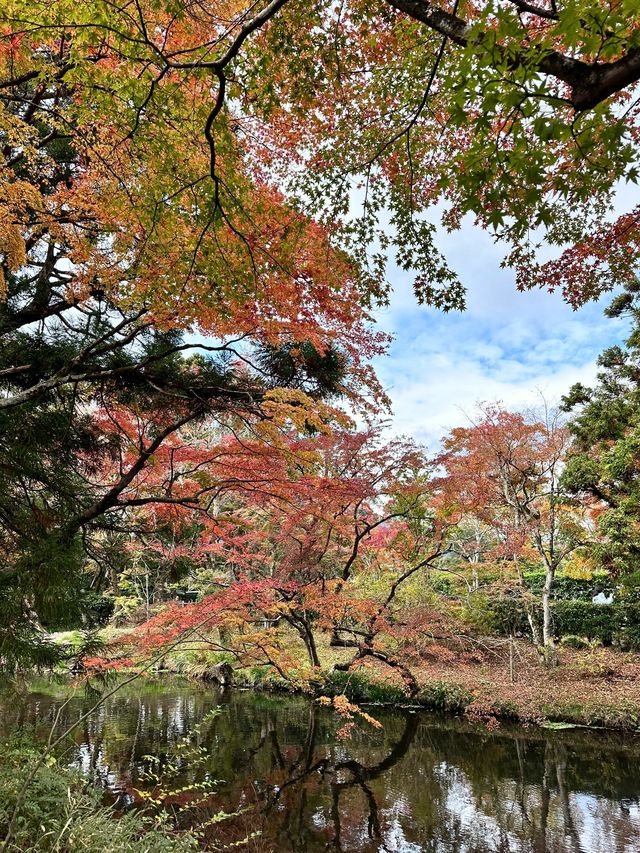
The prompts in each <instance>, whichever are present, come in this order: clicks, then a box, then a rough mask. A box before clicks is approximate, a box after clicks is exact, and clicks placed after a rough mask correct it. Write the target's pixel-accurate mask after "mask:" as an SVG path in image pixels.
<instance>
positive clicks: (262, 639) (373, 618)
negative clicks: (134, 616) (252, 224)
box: [126, 430, 445, 689]
mask: <svg viewBox="0 0 640 853" xmlns="http://www.w3.org/2000/svg"><path fill="white" fill-rule="evenodd" d="M180 459H182V460H183V462H182V463H180ZM165 470H166V469H165ZM180 470H182V474H179V473H178V472H179V471H180ZM172 471H173V472H174V476H175V477H176V488H175V490H174V492H173V494H174V499H173V501H172V502H169V504H168V506H167V507H166V511H167V512H171V513H176V512H177V513H178V514H179V515H184V513H193V514H194V517H196V518H198V519H199V524H200V534H199V542H198V544H197V545H196V546H195V547H194V548H193V549H192V556H193V557H194V558H195V559H197V555H198V554H203V555H207V556H210V555H215V556H216V564H217V570H216V575H215V578H212V581H213V582H212V584H211V586H210V588H209V589H208V590H206V591H205V592H206V594H205V595H204V597H203V598H202V600H201V601H200V602H198V603H197V604H190V605H185V606H184V607H182V606H176V607H171V608H168V609H167V610H166V611H165V612H164V613H161V614H159V615H158V616H157V617H156V618H155V619H152V620H151V621H150V622H149V623H148V624H147V625H143V626H141V627H140V629H139V630H138V631H137V632H136V635H135V636H136V637H137V638H139V639H140V638H142V637H144V638H145V641H144V643H145V648H148V647H154V646H155V645H160V646H161V645H162V644H165V643H166V642H168V641H170V640H171V639H173V638H174V637H176V636H179V634H180V632H181V631H183V630H185V627H187V626H190V625H192V624H194V620H195V622H196V623H198V624H199V620H201V619H203V618H204V619H207V618H210V621H209V622H208V623H207V624H208V626H209V628H215V629H216V630H217V632H218V633H217V634H216V635H215V637H214V639H213V640H210V641H209V644H210V647H211V648H212V649H215V650H220V651H221V650H224V651H227V652H231V653H233V654H235V655H236V656H237V657H238V659H239V661H240V662H241V664H242V665H246V664H247V661H253V662H256V660H261V661H263V662H264V661H266V662H267V663H269V664H270V665H271V666H273V667H274V668H275V669H276V670H277V671H278V672H280V673H281V674H282V675H284V676H285V677H289V675H290V673H291V671H292V670H294V671H298V673H299V672H300V671H301V664H300V661H298V662H297V664H296V663H295V662H294V663H292V661H291V656H290V651H288V650H287V647H289V648H290V647H291V639H290V635H291V631H293V632H294V633H295V634H297V635H298V637H299V638H300V640H302V643H303V644H304V647H305V649H306V653H307V657H308V664H309V666H310V667H319V666H321V664H322V660H321V657H320V653H319V651H318V644H317V638H318V636H319V634H320V633H323V634H324V635H325V636H326V637H327V639H329V638H331V643H332V645H335V646H340V647H343V648H352V649H353V650H354V655H355V657H354V659H353V661H352V662H353V663H356V662H360V661H364V660H367V659H373V660H378V661H379V662H381V663H382V664H384V665H386V666H389V667H391V668H392V669H395V670H397V671H398V672H399V673H400V674H401V676H402V678H404V679H405V680H406V682H407V684H408V685H409V686H410V687H411V688H412V689H413V688H415V679H413V676H411V674H410V672H409V671H408V669H407V668H406V666H404V665H403V664H402V662H401V661H399V660H397V659H396V658H394V656H393V655H391V654H389V653H388V652H387V651H386V650H385V635H386V636H387V637H388V636H390V635H393V632H394V630H395V629H394V627H393V626H394V622H395V621H396V617H395V615H394V604H395V598H396V594H397V593H398V592H399V590H400V588H401V587H402V585H403V584H404V583H405V582H406V581H408V579H409V578H411V577H413V576H414V575H415V574H416V573H417V572H419V571H420V570H421V569H425V568H426V567H427V566H429V565H431V564H433V562H434V561H435V559H436V557H437V556H438V555H439V554H440V552H441V550H442V549H443V548H444V547H445V546H444V544H443V538H442V536H440V537H439V534H438V531H437V526H436V524H435V522H434V519H433V514H432V513H431V511H430V510H429V508H428V496H429V494H430V493H429V479H428V466H427V465H426V460H425V458H424V455H423V453H422V451H421V450H420V449H419V448H418V447H416V446H414V445H413V444H412V443H411V442H408V441H405V440H392V441H383V440H382V438H381V436H380V435H379V432H378V431H365V432H360V433H354V432H350V431H346V430H341V431H340V430H339V431H336V430H333V431H331V432H326V433H324V434H322V433H320V434H317V435H313V436H304V435H295V434H292V435H290V436H289V438H288V440H287V441H286V442H285V443H282V444H281V445H280V446H279V447H276V446H275V445H274V444H273V443H272V444H271V446H270V447H269V446H266V445H265V444H264V442H256V441H253V440H252V439H251V438H250V437H249V436H246V435H245V436H244V437H243V438H242V440H241V441H238V442H236V441H233V440H230V439H226V440H225V441H223V442H221V443H220V444H219V445H217V446H210V447H209V448H208V449H205V448H204V447H200V448H199V450H197V452H195V453H193V452H190V453H187V452H186V449H185V444H184V443H183V444H182V445H181V447H180V448H178V449H177V452H176V454H175V457H174V462H173V464H172ZM179 480H181V484H180V485H179V484H178V481H179ZM147 488H148V486H147V485H145V483H144V481H142V482H141V483H140V485H139V492H138V494H139V497H138V503H139V504H140V505H144V502H145V498H144V497H143V495H144V491H145V490H146V489H147ZM154 512H155V513H157V509H156V510H154ZM381 537H382V538H381ZM383 543H384V545H383ZM392 554H393V557H391V555H392ZM381 561H383V562H384V568H383V574H384V583H383V584H382V585H380V584H378V586H380V588H381V589H382V588H383V589H382V592H379V594H378V593H377V594H376V595H372V594H371V593H370V591H369V589H368V586H369V581H368V578H370V577H372V574H371V573H372V572H374V573H375V572H377V571H378V568H379V567H380V563H381ZM283 626H288V631H289V639H287V634H286V633H285V634H284V635H283V634H282V631H281V629H282V627H283ZM220 629H221V632H220ZM205 635H206V632H204V631H203V632H202V636H205ZM134 639H135V638H134ZM126 653H127V654H128V653H129V652H128V651H127V652H126Z"/></svg>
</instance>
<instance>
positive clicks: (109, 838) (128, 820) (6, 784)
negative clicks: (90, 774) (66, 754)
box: [0, 740, 195, 853]
mask: <svg viewBox="0 0 640 853" xmlns="http://www.w3.org/2000/svg"><path fill="white" fill-rule="evenodd" d="M36 758H37V750H36V749H35V748H34V747H33V746H32V745H30V744H29V743H27V742H25V741H24V740H23V741H17V740H14V741H12V742H11V743H8V744H7V743H5V744H2V747H1V749H0V835H1V836H2V837H4V836H5V835H6V831H7V826H8V823H9V820H10V817H11V814H12V812H13V809H14V806H15V803H16V798H17V795H18V791H19V790H20V787H21V785H22V783H23V781H24V779H25V776H26V774H27V772H28V770H29V767H30V766H32V762H33V761H35V760H36ZM101 798H102V793H101V791H100V790H99V789H97V788H95V787H93V786H91V785H89V784H87V782H86V780H85V779H83V778H82V777H81V776H80V775H79V774H78V773H77V772H74V771H70V770H67V769H64V768H62V767H59V766H58V765H56V764H55V763H52V764H51V765H50V766H43V767H41V768H40V770H39V771H38V773H37V774H36V776H35V778H34V780H33V782H32V783H31V785H30V786H29V788H28V789H27V794H26V797H25V799H24V802H23V803H22V806H21V808H20V811H19V814H18V819H17V821H16V826H15V831H14V834H13V837H12V839H11V841H10V843H9V846H8V848H7V851H11V853H17V851H22V853H35V851H41V853H47V851H52V853H53V851H65V853H81V851H82V853H151V851H153V853H183V851H187V850H193V849H194V848H195V839H194V838H193V837H191V836H186V835H183V836H181V837H176V836H173V835H171V834H170V833H169V831H168V830H165V829H163V828H161V827H160V828H159V827H153V828H152V827H151V826H149V825H148V823H147V821H146V819H145V818H144V817H142V816H141V815H140V814H138V813H135V812H129V813H127V814H125V815H124V816H122V817H118V818H116V817H115V815H114V812H113V809H112V808H110V807H108V806H104V805H103V804H102V803H101Z"/></svg>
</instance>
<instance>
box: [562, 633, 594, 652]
mask: <svg viewBox="0 0 640 853" xmlns="http://www.w3.org/2000/svg"><path fill="white" fill-rule="evenodd" d="M560 642H561V643H562V645H563V646H567V648H570V649H588V648H589V641H588V640H585V639H584V637H576V635H575V634H567V636H566V637H563V638H562V640H561V641H560Z"/></svg>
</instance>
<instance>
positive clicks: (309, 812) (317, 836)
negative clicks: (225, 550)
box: [2, 686, 640, 853]
mask: <svg viewBox="0 0 640 853" xmlns="http://www.w3.org/2000/svg"><path fill="white" fill-rule="evenodd" d="M60 704H61V700H59V699H56V698H55V697H51V696H46V695H43V694H31V695H29V696H27V697H23V698H22V699H21V700H20V701H19V702H16V701H15V700H12V701H11V702H8V701H5V703H4V705H3V715H2V728H3V729H4V730H5V731H6V730H8V729H9V728H12V727H15V726H16V725H22V726H26V725H31V726H36V727H37V729H38V731H39V732H40V733H41V734H42V736H43V737H44V736H45V734H46V733H47V732H48V728H49V725H50V722H51V720H52V719H53V715H54V714H55V711H56V710H57V708H59V706H60ZM218 704H219V705H220V706H221V713H220V714H219V715H217V716H213V717H212V718H211V719H209V720H208V721H207V722H206V723H205V724H204V725H201V726H200V731H199V734H198V736H197V738H196V740H197V744H198V745H199V746H201V747H203V748H204V750H205V760H204V762H202V763H201V764H196V765H191V764H189V763H185V764H184V766H182V767H181V768H180V772H179V774H178V778H177V779H176V784H184V785H186V784H190V783H192V782H196V781H202V780H203V779H205V778H213V779H216V780H220V781H219V783H218V784H217V786H216V789H215V790H216V793H215V795H214V796H213V797H211V798H210V799H208V800H207V802H206V803H205V804H204V805H202V806H200V807H199V808H198V809H196V810H193V809H192V810H190V811H189V810H187V811H185V812H184V814H183V820H185V821H192V822H199V821H203V820H206V819H207V818H208V817H210V816H211V815H212V814H215V813H216V812H217V811H218V810H219V809H221V808H224V809H226V810H228V811H234V812H235V811H240V812H241V814H239V815H238V817H236V818H234V819H233V820H231V821H227V822H225V823H219V824H216V825H215V826H214V828H213V830H212V838H215V839H216V840H218V841H221V842H223V843H231V842H233V841H237V840H238V839H241V838H243V837H244V835H246V834H248V833H250V832H253V831H260V833H261V834H260V836H259V837H257V838H253V839H251V840H250V841H249V842H248V844H247V848H248V849H250V850H254V851H264V853H267V851H283V853H288V851H291V853H293V851H295V853H316V851H326V850H329V851H336V853H338V852H339V851H343V853H374V851H375V853H380V852H381V851H389V853H391V851H394V853H395V851H398V853H400V851H401V852H402V853H414V852H415V853H417V851H434V853H435V851H438V853H441V851H442V852H443V853H444V851H447V853H449V852H450V853H488V851H491V853H520V851H522V853H524V851H527V853H561V852H562V853H565V851H572V853H573V852H574V851H575V853H579V852H580V853H582V851H584V853H639V851H640V799H639V797H640V777H639V775H638V758H639V757H640V744H639V742H638V740H637V739H634V738H626V739H625V738H622V737H618V736H612V735H607V734H605V733H592V732H586V731H580V730H573V731H570V732H569V731H567V732H549V733H545V732H543V731H541V730H539V729H534V728H532V729H523V728H517V727H513V728H508V729H505V728H504V727H502V728H500V729H499V730H498V731H489V730H487V729H486V728H484V727H482V726H474V725H472V724H470V723H468V722H465V721H463V720H444V719H438V718H434V717H432V716H429V715H424V714H412V713H397V712H380V713H378V714H377V716H378V717H379V719H380V720H381V722H383V724H384V728H383V730H382V731H381V732H375V731H372V730H370V729H366V730H365V729H359V730H357V731H356V732H355V734H354V736H353V737H352V739H351V740H350V741H348V742H346V743H344V742H341V741H339V740H337V739H336V737H335V731H336V728H337V726H338V725H339V724H337V723H336V720H335V719H334V717H333V715H332V714H331V712H329V711H326V710H325V709H323V708H319V707H318V706H317V705H315V704H314V703H312V702H308V701H306V700H303V699H299V698H293V699H292V698H286V699H275V698H273V697H268V696H264V695H253V694H250V693H241V692H231V693H228V694H226V695H221V694H218V693H215V692H214V691H212V690H210V689H206V690H205V689H200V688H196V687H191V686H189V687H173V688H170V689H163V690H159V689H154V688H153V687H148V688H144V689H141V690H139V692H138V693H137V694H134V693H129V694H126V695H119V696H116V697H114V698H113V699H112V700H110V701H109V702H107V703H106V705H105V706H104V707H103V708H101V709H100V710H99V711H98V712H97V713H96V714H94V715H93V716H92V717H91V718H89V719H88V720H86V721H84V722H83V724H82V725H81V727H79V728H78V730H76V733H75V735H74V737H73V743H72V745H71V746H70V748H69V751H68V754H67V758H68V760H69V762H70V763H74V764H76V765H78V766H80V767H82V769H83V771H84V772H85V773H87V774H88V775H92V776H94V777H96V778H97V779H98V780H100V782H101V783H102V784H103V785H104V786H105V787H106V788H107V789H108V790H110V791H111V792H113V793H114V795H116V796H117V798H118V802H119V803H120V805H121V806H126V805H129V804H131V803H135V802H136V801H139V794H138V793H137V792H138V791H139V790H140V789H143V788H144V786H145V783H144V781H143V775H144V772H145V771H148V770H149V769H150V760H149V758H148V756H156V757H158V758H159V759H160V762H161V763H162V762H166V761H167V760H168V755H169V753H171V751H172V749H171V747H172V745H175V744H176V743H178V742H179V740H180V739H181V738H182V737H183V736H184V735H185V734H187V733H188V732H190V731H193V729H194V726H196V725H198V724H199V723H200V722H201V721H202V719H203V718H204V716H205V714H207V712H208V711H210V710H211V709H213V708H214V707H215V706H216V705H218ZM82 710H83V702H82V700H81V699H79V698H78V699H74V700H72V701H71V702H69V703H68V705H67V706H65V707H64V709H63V710H62V713H61V718H62V720H61V723H62V724H63V725H64V724H68V723H70V722H71V721H72V720H73V719H77V718H78V717H79V716H80V715H81V713H82ZM176 804H177V802H176Z"/></svg>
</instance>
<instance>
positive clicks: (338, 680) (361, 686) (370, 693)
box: [320, 670, 408, 704]
mask: <svg viewBox="0 0 640 853" xmlns="http://www.w3.org/2000/svg"><path fill="white" fill-rule="evenodd" d="M320 692H321V693H323V694H324V695H325V696H340V695H342V694H344V695H345V696H346V697H347V699H349V700H351V701H352V702H376V703H378V702H380V703H384V704H387V703H389V704H390V703H394V704H401V703H403V702H407V701H408V699H407V694H406V693H405V692H404V690H402V688H401V687H397V686H396V685H394V684H387V683H385V682H383V681H376V680H374V679H371V678H368V677H367V676H366V675H364V674H363V673H361V672H341V671H339V670H334V671H333V672H330V673H328V674H327V675H326V676H325V681H324V684H323V686H322V689H321V691H320Z"/></svg>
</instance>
